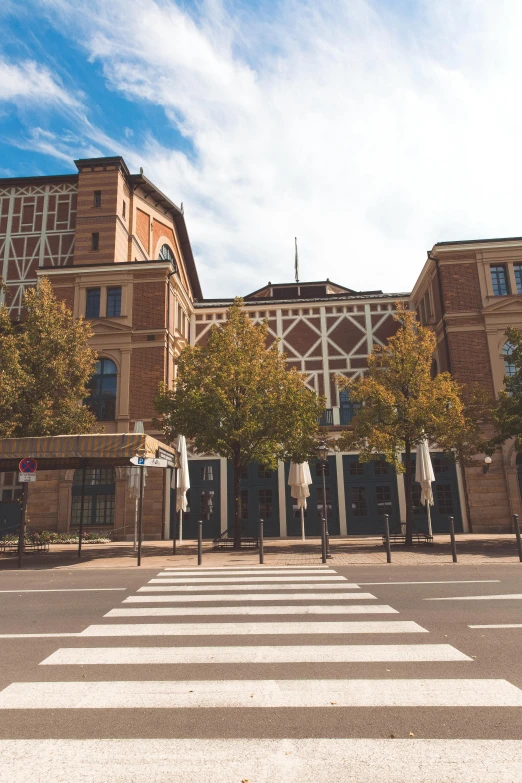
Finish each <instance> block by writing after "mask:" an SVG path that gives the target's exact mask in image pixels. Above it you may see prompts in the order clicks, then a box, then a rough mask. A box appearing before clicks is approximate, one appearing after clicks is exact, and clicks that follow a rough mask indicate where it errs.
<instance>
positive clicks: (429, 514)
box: [426, 500, 433, 536]
mask: <svg viewBox="0 0 522 783" xmlns="http://www.w3.org/2000/svg"><path fill="white" fill-rule="evenodd" d="M426 508H427V510H428V535H429V536H433V530H432V529H431V511H430V501H429V500H427V501H426Z"/></svg>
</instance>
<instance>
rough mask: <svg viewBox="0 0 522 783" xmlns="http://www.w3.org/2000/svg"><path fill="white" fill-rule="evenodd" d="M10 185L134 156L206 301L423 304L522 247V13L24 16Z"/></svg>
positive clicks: (66, 6) (385, 7)
mask: <svg viewBox="0 0 522 783" xmlns="http://www.w3.org/2000/svg"><path fill="white" fill-rule="evenodd" d="M0 25H1V28H2V29H1V33H2V35H1V36H0V126H1V130H0V175H1V176H30V175H33V174H49V173H62V172H67V171H71V170H74V166H73V164H72V160H73V159H74V158H77V157H88V156H94V155H111V154H121V155H123V156H124V157H125V159H126V160H127V163H128V165H129V167H130V168H131V170H133V171H137V170H138V168H139V167H140V166H143V168H144V170H145V173H146V175H147V176H149V177H150V178H151V179H152V180H153V181H154V182H156V184H157V185H158V186H159V187H160V188H161V189H162V190H164V191H165V192H166V193H167V194H168V195H169V196H170V197H171V198H172V199H173V200H174V201H175V202H176V203H180V202H181V201H183V202H184V206H185V211H186V217H187V223H188V227H189V233H190V236H191V240H192V244H193V248H194V250H195V254H196V258H197V262H198V268H199V270H200V277H201V280H202V284H203V288H204V293H205V294H206V295H207V296H214V295H220V294H221V295H227V296H231V295H233V294H236V293H240V294H244V293H247V292H248V291H250V290H254V289H256V288H258V287H260V286H261V285H263V284H264V283H265V282H266V281H267V280H269V279H270V280H272V281H273V282H283V281H285V280H288V279H291V277H292V272H293V241H294V236H296V235H297V237H298V241H299V251H300V263H301V277H302V278H303V279H311V280H313V279H318V278H324V277H329V278H330V279H332V280H336V281H337V282H339V283H341V284H344V285H347V286H349V287H353V288H357V289H374V288H383V289H384V290H386V291H391V292H393V291H403V290H408V289H409V288H411V286H412V285H413V283H414V281H415V279H416V277H417V275H418V273H419V271H420V269H421V268H422V265H423V263H424V261H425V258H426V250H427V249H428V248H429V247H431V246H432V245H433V244H434V243H435V242H436V241H443V240H450V239H466V238H476V237H483V236H518V235H521V234H522V225H521V218H520V212H521V210H520V193H519V191H520V187H519V179H520V173H521V172H520V169H521V165H522V160H521V145H520V138H521V130H522V127H521V126H522V114H521V110H520V109H519V104H520V101H519V93H520V87H519V85H520V76H521V71H522V51H521V47H520V43H519V42H520V39H521V34H522V4H520V2H519V0H495V2H494V3H492V2H490V0H437V2H436V3H434V2H432V0H393V1H392V0H387V1H386V0H381V1H380V2H379V0H374V1H373V2H372V0H322V2H321V3H319V2H310V1H309V0H277V2H276V0H266V1H265V2H259V3H256V2H250V3H247V2H229V3H226V4H224V3H222V2H221V0H203V1H202V2H200V3H193V2H174V0H111V2H106V1H105V0H89V2H88V3H86V2H85V0H83V2H80V1H79V0H39V2H33V0H26V2H25V3H24V4H23V5H22V4H20V3H18V2H12V0H7V2H6V1H5V0H4V4H3V7H2V10H0Z"/></svg>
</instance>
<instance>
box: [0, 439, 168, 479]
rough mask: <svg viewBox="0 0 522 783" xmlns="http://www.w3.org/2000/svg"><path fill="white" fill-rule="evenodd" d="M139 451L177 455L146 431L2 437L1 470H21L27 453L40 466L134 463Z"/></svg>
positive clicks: (139, 454) (68, 466)
mask: <svg viewBox="0 0 522 783" xmlns="http://www.w3.org/2000/svg"><path fill="white" fill-rule="evenodd" d="M161 452H163V455H162V454H161ZM136 455H138V456H140V457H158V456H167V455H171V456H172V458H173V459H176V452H175V450H174V449H173V448H172V447H171V446H167V445H166V444H164V443H162V442H161V441H159V440H156V438H152V437H151V436H150V435H145V434H143V433H132V432H128V433H127V432H125V433H121V434H109V435H105V434H104V435H54V436H49V437H45V438H3V439H0V471H11V470H17V469H18V463H19V461H20V460H21V459H23V458H24V457H33V458H34V459H36V461H37V463H38V469H39V470H59V469H61V468H77V467H80V466H82V465H84V464H86V463H87V464H89V465H91V466H93V467H96V466H99V467H103V466H106V467H116V466H129V467H130V462H129V461H130V459H131V457H134V456H136Z"/></svg>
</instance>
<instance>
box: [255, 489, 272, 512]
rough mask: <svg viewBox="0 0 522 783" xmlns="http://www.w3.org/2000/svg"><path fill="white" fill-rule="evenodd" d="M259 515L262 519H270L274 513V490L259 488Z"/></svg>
mask: <svg viewBox="0 0 522 783" xmlns="http://www.w3.org/2000/svg"><path fill="white" fill-rule="evenodd" d="M258 493H259V516H260V518H261V519H270V518H271V517H272V516H273V514H274V507H273V505H272V490H271V489H259V490H258Z"/></svg>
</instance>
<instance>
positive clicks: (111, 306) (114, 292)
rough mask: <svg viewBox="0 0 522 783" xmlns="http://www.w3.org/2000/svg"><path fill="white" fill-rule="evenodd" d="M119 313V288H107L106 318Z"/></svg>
mask: <svg viewBox="0 0 522 783" xmlns="http://www.w3.org/2000/svg"><path fill="white" fill-rule="evenodd" d="M118 315H121V288H120V287H118V288H108V289H107V318H114V317H116V316H118Z"/></svg>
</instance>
